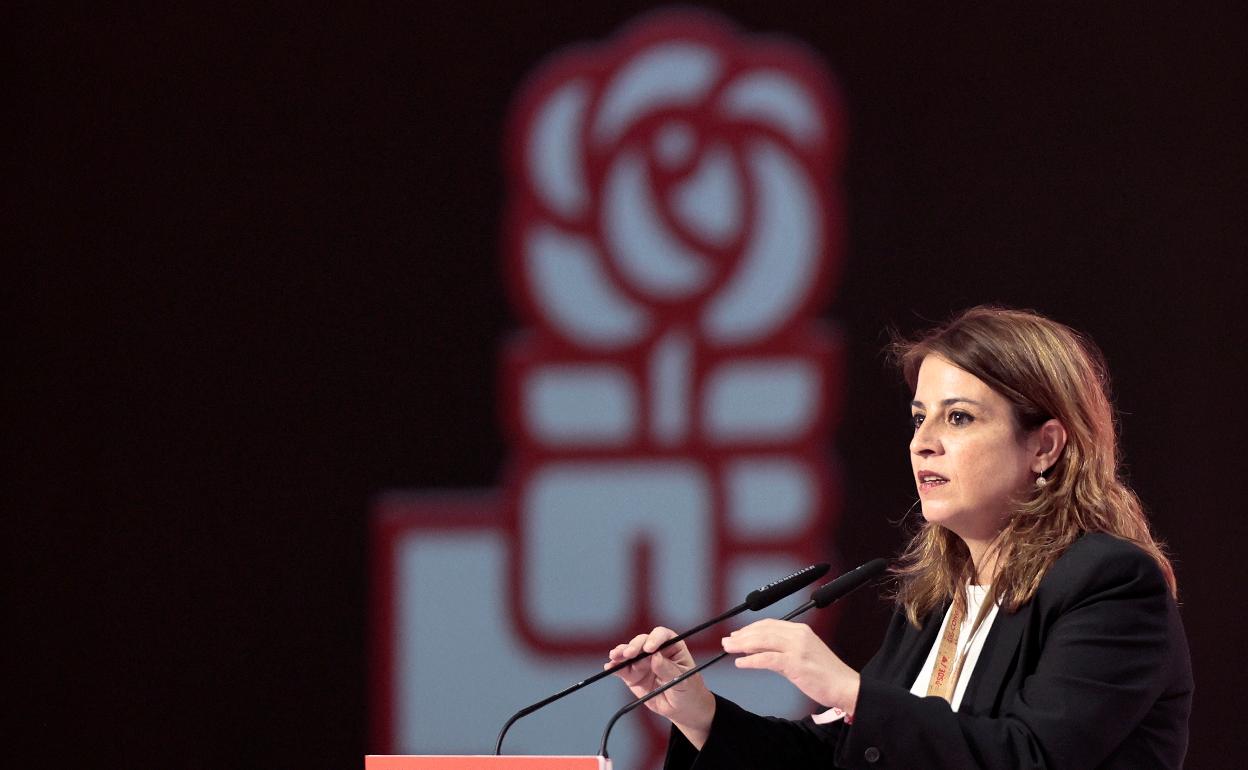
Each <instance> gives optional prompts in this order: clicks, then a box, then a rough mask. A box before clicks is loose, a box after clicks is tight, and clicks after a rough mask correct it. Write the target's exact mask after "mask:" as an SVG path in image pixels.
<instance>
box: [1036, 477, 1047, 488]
mask: <svg viewBox="0 0 1248 770" xmlns="http://www.w3.org/2000/svg"><path fill="white" fill-rule="evenodd" d="M1048 483H1049V480H1048V479H1046V478H1045V477H1044V476H1036V488H1037V489H1044V486H1045V485H1046V484H1048Z"/></svg>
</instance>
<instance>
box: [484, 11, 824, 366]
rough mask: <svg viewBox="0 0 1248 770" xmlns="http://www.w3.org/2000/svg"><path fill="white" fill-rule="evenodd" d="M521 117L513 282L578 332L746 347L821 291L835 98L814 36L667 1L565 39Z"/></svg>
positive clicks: (515, 146) (528, 305) (561, 330)
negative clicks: (630, 24)
mask: <svg viewBox="0 0 1248 770" xmlns="http://www.w3.org/2000/svg"><path fill="white" fill-rule="evenodd" d="M513 114H514V116H515V120H514V122H513V124H512V126H511V129H510V132H509V141H510V143H511V147H510V150H511V159H510V160H511V163H512V169H511V179H512V180H513V194H512V198H511V208H510V211H509V217H510V218H509V222H508V226H507V230H508V233H507V237H508V240H509V261H510V268H511V269H512V270H513V271H514V273H513V279H514V281H513V283H515V284H518V285H521V286H523V287H524V288H523V289H522V290H521V291H520V294H521V295H522V296H521V297H519V298H518V300H519V302H520V304H521V306H522V307H523V308H525V309H526V312H527V313H528V314H529V316H530V318H531V319H532V320H533V321H534V322H535V323H538V324H540V325H542V326H543V327H545V328H546V329H547V330H548V331H550V332H552V333H553V334H555V335H557V336H558V337H559V338H561V339H563V340H564V341H565V342H567V343H569V344H571V345H572V346H573V347H576V348H580V349H583V350H586V351H602V352H606V351H611V350H620V349H622V348H627V347H631V346H634V345H637V344H639V343H642V342H643V341H645V340H648V339H653V338H654V337H655V335H657V334H660V333H661V332H662V330H663V329H664V328H669V327H671V326H672V325H673V324H679V325H682V326H686V327H687V328H689V329H690V330H691V331H692V332H693V333H694V334H696V335H697V336H699V337H701V338H702V339H704V340H706V341H707V342H708V343H709V344H711V345H715V346H722V347H734V346H744V345H750V344H754V343H758V342H760V341H763V340H766V339H768V338H769V337H770V336H771V335H773V334H775V333H777V332H779V331H780V330H782V329H783V328H784V326H785V324H786V323H788V322H789V321H790V320H792V319H794V318H795V317H797V316H800V315H801V314H802V312H803V311H804V310H809V309H810V307H809V303H811V302H812V301H814V300H815V299H816V298H817V295H818V293H819V292H820V290H821V289H824V288H826V284H827V281H828V279H829V276H828V274H827V273H828V270H827V268H828V267H829V266H831V265H833V264H836V262H837V261H838V260H837V259H835V256H836V255H835V254H830V253H829V252H830V251H832V250H835V249H836V248H837V246H838V245H839V241H840V233H839V232H836V231H835V230H834V229H833V228H834V227H835V226H836V225H837V223H839V222H840V221H841V217H840V216H839V213H840V205H839V200H838V199H837V198H836V196H835V195H834V194H833V192H832V184H831V181H832V178H833V175H834V172H835V164H836V162H837V159H838V157H839V153H840V137H841V135H842V133H841V130H840V126H839V125H838V123H837V121H838V120H839V115H840V112H839V110H838V109H835V102H834V97H833V90H832V89H831V87H830V84H829V82H828V80H827V79H826V76H825V75H824V74H823V73H822V70H821V68H820V67H819V66H818V65H817V64H816V63H814V62H812V61H809V60H808V59H807V57H805V56H804V55H803V53H802V51H801V49H798V48H795V47H794V46H793V45H792V44H787V43H786V44H783V45H781V44H777V43H773V42H770V41H768V40H766V39H761V40H752V39H750V38H747V37H743V36H741V35H739V34H737V33H735V32H734V31H733V30H731V28H729V27H728V26H727V25H725V24H723V23H722V22H718V21H715V20H713V17H707V16H705V15H702V14H689V13H671V14H665V15H662V16H659V17H652V18H650V19H648V20H646V21H645V22H643V23H640V24H638V25H637V26H636V27H634V28H633V29H632V31H631V32H625V33H624V34H622V35H621V36H620V37H619V38H618V39H617V40H616V41H615V42H614V43H612V44H609V45H606V46H602V47H597V48H594V49H592V50H586V51H583V52H578V53H573V54H567V53H565V54H563V55H562V56H561V57H560V58H559V59H558V60H557V61H556V62H554V63H552V64H551V65H548V66H547V67H545V68H543V69H542V70H541V71H540V73H539V75H538V76H537V77H536V78H535V79H534V81H533V82H532V83H531V84H530V85H529V87H528V88H527V89H526V90H525V91H524V92H523V94H522V96H521V98H520V100H519V102H518V105H517V108H516V110H515V111H514V113H513Z"/></svg>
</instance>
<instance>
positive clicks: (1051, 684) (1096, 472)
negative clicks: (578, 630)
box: [608, 307, 1192, 770]
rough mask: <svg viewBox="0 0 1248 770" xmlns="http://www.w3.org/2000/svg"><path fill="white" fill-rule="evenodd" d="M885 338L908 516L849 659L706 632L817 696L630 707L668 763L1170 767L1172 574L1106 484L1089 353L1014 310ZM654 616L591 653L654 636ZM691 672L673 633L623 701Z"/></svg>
mask: <svg viewBox="0 0 1248 770" xmlns="http://www.w3.org/2000/svg"><path fill="white" fill-rule="evenodd" d="M894 352H895V354H896V356H897V360H898V362H899V363H900V366H901V369H902V372H903V374H904V376H905V378H906V381H907V383H908V384H909V385H910V386H911V388H912V389H913V391H914V400H913V402H912V403H911V413H912V417H913V423H914V437H913V439H912V440H911V442H910V461H911V466H912V468H913V470H914V477H915V485H916V487H917V489H918V493H919V500H920V503H921V505H922V512H923V519H924V523H923V525H922V527H921V529H920V530H919V531H918V533H917V534H916V535H915V536H914V538H913V539H912V540H911V542H910V544H909V547H908V548H907V550H906V552H905V554H904V555H903V556H902V558H901V561H900V566H899V567H898V568H897V569H896V572H897V577H898V586H899V587H898V590H897V595H896V603H897V611H896V613H895V614H894V617H893V620H892V622H891V624H890V626H889V628H888V632H887V634H886V636H885V638H884V642H883V644H882V645H881V647H880V650H879V651H878V652H877V653H876V654H875V656H874V657H873V658H872V659H871V661H870V662H868V663H867V665H866V666H865V667H863V669H862V671H861V673H859V672H857V671H854V670H853V669H852V668H850V667H849V666H847V665H846V664H845V663H844V662H842V661H841V659H840V658H838V657H837V656H836V654H835V653H833V652H832V651H831V650H830V649H828V647H827V646H826V645H825V644H824V643H823V642H822V641H820V640H819V639H818V637H816V636H815V634H814V633H813V632H812V631H811V630H810V629H809V628H808V627H807V626H805V625H802V624H799V623H789V622H783V621H778V620H763V621H759V622H757V623H753V624H751V625H749V626H746V627H745V628H742V629H740V630H738V631H735V632H733V633H732V635H731V636H728V637H726V638H725V639H724V640H723V648H724V650H725V651H727V652H730V653H734V654H737V655H739V656H740V657H738V658H737V659H736V665H737V667H738V668H753V669H768V670H771V671H775V672H776V673H779V674H780V675H782V676H784V677H786V678H787V679H789V681H790V682H792V683H793V684H794V685H795V686H796V687H798V688H799V689H800V690H801V691H802V692H803V693H805V694H806V695H807V696H809V697H810V698H811V699H812V700H814V701H815V702H817V703H819V704H822V706H823V707H824V708H825V709H827V710H826V711H822V712H821V713H819V714H816V715H814V716H813V717H807V718H806V719H802V720H800V721H788V720H782V719H775V718H765V717H759V716H756V715H754V714H751V713H749V712H747V711H745V710H743V709H741V708H740V707H739V706H737V705H736V704H734V703H732V702H730V701H727V700H725V699H723V698H720V697H718V696H715V695H713V694H712V693H711V692H710V691H708V690H707V689H706V686H705V685H704V684H703V682H702V680H701V678H700V677H693V678H690V679H689V680H688V681H687V682H685V683H684V684H682V685H680V686H677V687H674V688H672V689H671V690H669V691H668V692H667V693H665V694H664V695H663V696H660V697H658V698H655V699H654V700H652V701H650V703H649V704H648V705H650V707H651V708H652V709H653V710H654V711H656V712H658V713H659V714H661V715H663V716H665V717H667V718H668V719H669V720H670V721H671V722H672V724H673V728H674V729H673V731H672V739H671V743H670V745H669V748H668V756H667V766H668V767H669V768H686V767H692V768H699V769H701V768H725V767H733V768H736V767H740V768H805V767H810V768H815V767H819V768H823V767H842V768H858V767H900V768H917V767H922V768H929V767H930V768H957V769H958V770H963V769H964V768H973V767H992V768H1032V767H1034V768H1076V767H1079V768H1085V767H1086V768H1133V769H1138V768H1171V767H1181V766H1182V762H1183V756H1184V754H1185V752H1186V749H1187V720H1188V714H1189V711H1190V708H1191V696H1192V676H1191V664H1190V661H1189V657H1188V650H1187V642H1186V638H1185V636H1184V633H1183V628H1182V624H1181V622H1180V620H1179V615H1178V610H1177V607H1176V605H1175V595H1176V588H1175V581H1174V572H1173V570H1172V569H1171V567H1170V562H1169V560H1168V559H1167V558H1166V556H1165V554H1164V553H1163V552H1162V550H1161V548H1160V547H1159V546H1158V544H1157V543H1156V542H1155V541H1154V540H1153V538H1152V535H1151V534H1150V531H1149V527H1148V522H1147V520H1146V519H1145V517H1144V513H1143V511H1142V509H1141V507H1140V503H1139V500H1138V499H1137V498H1136V496H1135V494H1134V493H1133V492H1132V491H1131V490H1130V489H1129V488H1127V487H1126V486H1125V485H1124V484H1123V483H1122V482H1121V481H1120V479H1119V476H1118V467H1117V460H1118V458H1117V448H1116V437H1115V429H1114V420H1113V410H1112V407H1111V405H1110V402H1109V398H1108V396H1107V388H1108V381H1107V377H1106V373H1105V369H1104V365H1103V362H1102V359H1101V357H1100V355H1099V353H1098V352H1097V350H1096V349H1095V347H1094V346H1092V345H1091V343H1089V342H1087V341H1086V340H1084V339H1083V338H1081V337H1080V336H1079V335H1078V334H1077V333H1076V332H1074V331H1072V330H1071V329H1069V328H1067V327H1065V326H1063V325H1061V324H1058V323H1056V322H1054V321H1051V320H1049V319H1047V318H1044V317H1042V316H1039V315H1036V314H1034V313H1030V312H1024V311H1016V310H1006V309H1000V308H987V307H981V308H974V309H972V310H969V311H966V312H964V313H963V314H961V315H960V316H958V317H957V318H955V319H954V320H953V321H952V322H950V323H949V324H947V325H946V326H944V327H941V328H937V329H935V330H933V331H931V332H929V333H928V334H926V335H924V336H922V337H920V338H918V339H917V340H914V341H909V342H902V343H897V344H896V345H895V346H894ZM673 635H674V634H673V633H672V632H671V631H670V630H668V629H665V628H656V629H655V630H654V631H652V632H650V633H649V634H642V635H640V636H638V637H636V638H634V639H633V640H632V641H630V642H628V643H626V644H622V645H619V646H618V647H616V648H615V649H614V650H612V651H611V653H610V663H609V664H608V665H610V664H612V663H615V662H618V661H621V660H625V659H627V658H629V657H631V656H632V655H635V654H636V653H638V652H639V651H641V650H643V649H644V650H647V651H649V650H654V649H656V648H657V647H658V646H659V645H660V644H662V643H663V642H664V641H666V640H667V639H669V638H671V636H673ZM693 665H694V662H693V659H692V657H691V656H690V654H689V652H688V649H687V648H686V647H685V646H684V645H683V644H679V645H673V646H672V647H671V648H668V649H666V650H664V651H663V652H662V653H661V654H659V655H654V656H651V657H650V658H648V659H646V660H645V661H643V662H641V663H638V664H636V665H634V666H631V667H629V668H628V669H625V670H624V671H622V672H620V674H619V676H620V677H621V678H622V679H623V680H624V681H625V683H626V684H627V685H628V686H629V688H630V689H631V690H632V691H633V692H634V693H635V694H637V695H640V694H642V693H644V692H647V691H649V690H651V689H653V688H655V687H657V686H658V685H659V684H660V683H662V682H666V681H668V680H670V679H672V678H673V677H675V676H677V675H678V674H679V673H680V672H682V671H685V670H687V669H689V668H690V667H692V666H693Z"/></svg>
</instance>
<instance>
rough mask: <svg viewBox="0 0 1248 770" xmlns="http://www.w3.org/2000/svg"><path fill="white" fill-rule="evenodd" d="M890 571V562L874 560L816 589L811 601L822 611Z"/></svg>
mask: <svg viewBox="0 0 1248 770" xmlns="http://www.w3.org/2000/svg"><path fill="white" fill-rule="evenodd" d="M886 569H888V562H887V561H885V560H884V559H872V560H871V561H869V562H867V563H866V564H862V565H860V566H857V567H855V568H853V569H852V570H850V571H849V572H846V573H845V574H844V575H841V576H840V577H838V578H837V579H836V580H833V581H832V582H830V583H824V584H823V585H821V586H819V587H818V588H816V589H815V592H814V593H813V594H811V595H810V600H811V601H812V602H814V605H815V607H817V608H819V609H822V608H824V607H827V606H828V605H829V604H831V603H832V602H834V601H836V600H837V599H839V598H841V597H842V596H844V595H845V594H847V593H850V592H851V591H854V590H855V589H857V588H859V587H861V586H863V585H865V584H866V583H868V582H870V581H871V580H874V579H875V578H876V577H878V576H879V575H880V574H882V573H883V572H884V570H886Z"/></svg>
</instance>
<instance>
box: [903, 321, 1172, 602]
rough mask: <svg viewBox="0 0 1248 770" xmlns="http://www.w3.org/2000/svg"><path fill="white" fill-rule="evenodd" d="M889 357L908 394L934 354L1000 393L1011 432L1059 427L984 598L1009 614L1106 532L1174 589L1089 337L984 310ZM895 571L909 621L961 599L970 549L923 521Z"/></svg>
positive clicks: (1020, 503)
mask: <svg viewBox="0 0 1248 770" xmlns="http://www.w3.org/2000/svg"><path fill="white" fill-rule="evenodd" d="M891 352H892V354H893V356H894V359H895V361H896V362H897V364H898V365H899V366H900V368H901V371H902V374H903V375H904V376H905V379H906V382H907V383H908V384H909V385H910V388H911V391H913V389H914V387H915V385H916V383H917V381H918V376H919V366H920V365H921V364H922V363H923V359H924V358H926V357H927V356H938V357H939V358H942V359H944V360H945V361H947V362H949V363H951V364H953V365H954V366H956V367H958V368H959V369H961V370H963V371H965V372H968V373H970V374H973V375H975V376H976V377H978V378H979V379H980V380H982V381H983V382H984V383H986V384H987V385H988V386H989V387H990V388H992V389H993V390H994V391H996V392H997V393H999V394H1000V395H1002V396H1004V397H1005V399H1006V400H1007V401H1009V402H1010V404H1011V405H1012V406H1013V413H1014V419H1015V421H1016V423H1017V428H1018V430H1020V431H1031V430H1035V429H1036V428H1038V427H1040V426H1041V425H1043V424H1044V423H1045V422H1047V421H1048V420H1049V419H1056V420H1057V421H1058V422H1060V423H1061V424H1062V425H1063V426H1064V427H1065V428H1066V436H1067V440H1066V446H1065V448H1064V449H1063V450H1062V452H1061V454H1060V455H1059V457H1058V459H1057V462H1055V463H1054V464H1053V466H1052V467H1051V468H1050V469H1049V470H1048V471H1047V472H1046V473H1045V476H1046V478H1047V481H1048V483H1047V484H1045V485H1044V486H1041V487H1035V488H1032V489H1029V490H1028V491H1027V493H1026V494H1025V496H1024V498H1023V499H1020V500H1017V501H1016V504H1015V509H1014V510H1013V511H1012V512H1011V515H1010V516H1009V518H1008V520H1007V523H1006V525H1005V528H1004V529H1003V530H1002V532H1001V534H1000V535H999V537H998V538H997V540H996V541H994V547H996V548H997V549H998V553H997V557H998V561H997V563H998V564H999V565H1000V567H999V569H998V572H997V575H996V577H995V578H994V579H993V585H992V589H991V591H992V598H993V600H994V601H996V602H999V603H1000V604H1001V606H1002V608H1003V609H1005V610H1006V611H1007V612H1014V611H1016V610H1017V609H1018V608H1019V607H1021V606H1022V605H1024V604H1025V603H1027V602H1028V601H1029V600H1030V599H1031V598H1032V596H1033V595H1034V594H1035V592H1036V588H1037V587H1038V586H1039V584H1040V579H1041V578H1042V577H1043V576H1044V573H1045V572H1046V571H1047V570H1048V568H1049V567H1050V566H1051V565H1052V564H1053V562H1054V561H1056V560H1057V558H1058V557H1059V556H1061V554H1062V552H1063V551H1065V550H1066V548H1067V547H1068V546H1070V544H1071V543H1073V542H1074V541H1075V540H1076V539H1078V538H1079V536H1080V535H1083V534H1084V533H1087V532H1107V533H1109V534H1111V535H1116V536H1118V537H1120V538H1123V539H1125V540H1129V541H1131V542H1133V543H1135V544H1136V545H1138V546H1139V547H1140V548H1143V549H1144V550H1145V551H1147V552H1148V553H1149V554H1151V555H1152V557H1153V558H1154V559H1156V560H1157V564H1158V565H1159V566H1160V567H1161V571H1162V573H1163V574H1164V575H1165V577H1166V581H1167V582H1168V583H1169V585H1170V590H1171V592H1172V593H1176V594H1177V587H1176V584H1175V580H1174V570H1173V568H1172V567H1171V566H1170V560H1169V559H1168V558H1167V557H1166V555H1165V553H1164V551H1163V550H1162V547H1161V545H1160V544H1159V543H1158V542H1157V541H1156V540H1154V539H1153V536H1152V533H1151V532H1150V530H1149V526H1148V520H1147V518H1146V517H1145V515H1144V510H1143V508H1142V506H1141V505H1140V500H1139V498H1138V497H1136V495H1135V493H1134V492H1132V491H1131V489H1130V487H1128V486H1127V485H1126V484H1125V483H1123V481H1122V479H1121V478H1120V477H1119V474H1118V460H1119V457H1118V442H1117V435H1116V430H1115V429H1116V426H1115V422H1114V410H1113V406H1112V405H1111V404H1110V400H1109V376H1108V373H1107V372H1106V369H1105V361H1104V358H1103V357H1102V356H1101V353H1100V351H1099V350H1098V349H1097V348H1096V346H1095V345H1094V344H1093V343H1092V342H1091V341H1090V340H1088V339H1086V338H1084V337H1083V336H1082V335H1080V334H1079V333H1078V332H1076V331H1074V330H1073V329H1071V328H1069V327H1067V326H1064V325H1062V324H1060V323H1057V322H1056V321H1052V320H1049V319H1048V318H1045V317H1044V316H1042V315H1039V314H1038V313H1034V312H1031V311H1025V310H1012V309H1008V308H1000V307H987V306H981V307H975V308H971V309H970V310H966V311H964V312H962V313H961V314H959V315H958V316H956V317H955V318H954V319H953V320H952V321H950V322H949V323H947V324H945V325H944V326H941V327H938V328H936V329H933V330H931V331H929V332H927V333H925V334H923V335H921V336H919V337H917V338H915V339H912V340H898V341H894V342H893V344H892V345H891ZM896 571H897V575H898V578H899V583H898V588H897V595H896V598H897V602H898V603H899V604H900V605H901V606H902V607H904V608H905V611H906V617H907V618H908V619H909V620H910V622H911V623H913V624H914V625H916V626H917V625H919V618H920V617H922V616H923V615H925V614H927V613H929V612H931V611H932V610H934V609H936V608H937V607H939V606H940V605H941V604H943V603H944V602H946V601H948V600H950V599H953V600H954V601H955V602H964V601H965V599H964V597H963V591H962V590H961V586H964V585H966V584H967V582H968V581H969V580H970V579H971V578H973V577H974V565H973V564H972V563H971V558H970V553H969V551H968V550H967V548H966V545H965V544H964V543H963V542H962V541H961V540H960V539H959V538H958V537H957V536H956V535H954V534H953V533H952V532H951V531H949V530H948V529H946V528H945V527H942V526H940V525H937V524H932V523H928V522H925V523H924V524H923V525H922V528H921V529H920V530H919V531H918V532H917V533H915V535H914V537H913V538H912V539H911V541H910V544H909V546H908V547H907V549H906V551H905V553H904V554H903V555H902V557H901V560H900V563H899V566H898V567H897V570H896ZM990 604H991V602H985V604H984V606H985V607H987V606H989V605H990Z"/></svg>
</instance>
